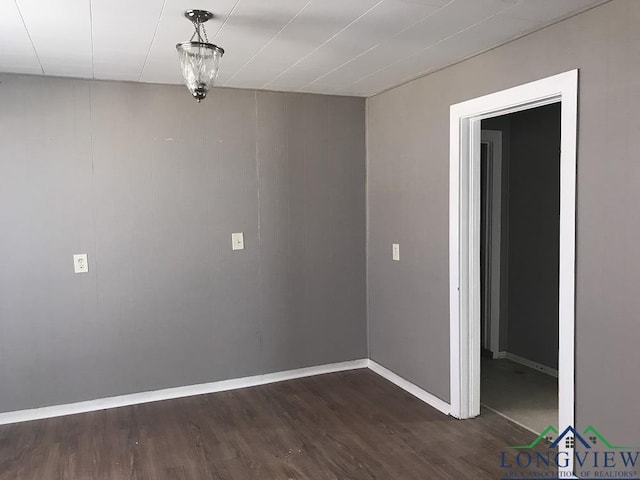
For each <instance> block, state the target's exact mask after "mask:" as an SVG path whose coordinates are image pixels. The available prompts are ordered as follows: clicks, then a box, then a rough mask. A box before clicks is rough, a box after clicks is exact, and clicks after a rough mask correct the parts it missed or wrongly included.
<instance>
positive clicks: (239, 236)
mask: <svg viewBox="0 0 640 480" xmlns="http://www.w3.org/2000/svg"><path fill="white" fill-rule="evenodd" d="M231 250H244V233H242V232H239V233H232V234H231Z"/></svg>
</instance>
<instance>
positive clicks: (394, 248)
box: [391, 243, 400, 262]
mask: <svg viewBox="0 0 640 480" xmlns="http://www.w3.org/2000/svg"><path fill="white" fill-rule="evenodd" d="M391 258H393V259H394V260H395V261H396V262H399V261H400V244H399V243H392V244H391Z"/></svg>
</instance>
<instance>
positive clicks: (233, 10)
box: [212, 0, 240, 42]
mask: <svg viewBox="0 0 640 480" xmlns="http://www.w3.org/2000/svg"><path fill="white" fill-rule="evenodd" d="M239 3H240V0H236V3H235V4H234V5H233V7H231V10H230V11H229V14H228V15H227V18H225V19H224V22H222V25H220V28H218V31H217V32H216V33H215V35H214V36H213V40H212V42H215V41H216V38H218V35H220V32H221V31H222V29H223V28H224V26H225V25H226V24H227V22H228V21H229V19H230V18H231V15H233V14H234V12H235V11H236V8H238V4H239Z"/></svg>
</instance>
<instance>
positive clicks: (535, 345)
mask: <svg viewBox="0 0 640 480" xmlns="http://www.w3.org/2000/svg"><path fill="white" fill-rule="evenodd" d="M505 127H506V128H505ZM482 128H483V129H485V128H490V129H494V130H501V131H502V133H503V139H504V142H503V143H505V144H506V145H507V146H508V152H507V155H503V157H502V164H503V167H505V166H506V167H507V168H505V171H506V173H507V175H506V176H505V177H504V180H503V189H502V190H503V191H504V192H506V195H505V199H504V200H503V206H504V205H506V204H508V209H505V212H506V215H504V217H505V219H506V220H507V221H506V222H505V223H504V224H503V228H504V233H506V241H505V242H503V243H502V244H501V250H502V252H501V253H503V254H506V256H507V258H506V266H507V269H506V276H505V278H504V280H506V282H505V283H504V284H503V288H502V289H501V300H504V302H505V304H506V307H507V308H506V310H505V311H503V312H501V313H502V316H501V322H500V323H501V327H503V328H501V334H502V336H503V338H501V339H500V340H501V342H504V343H503V345H504V350H506V351H508V352H510V353H514V354H516V355H519V356H521V357H524V358H526V359H529V360H532V361H534V362H537V363H540V364H542V365H546V366H548V367H551V368H555V369H557V368H558V276H559V271H558V265H559V264H558V261H559V239H560V104H559V103H556V104H553V105H546V106H544V107H539V108H534V109H531V110H525V111H523V112H517V113H512V114H510V115H504V116H501V117H496V118H491V119H488V120H483V121H482ZM501 232H502V231H501ZM503 257H504V255H503ZM501 280H502V279H501ZM503 297H506V298H503Z"/></svg>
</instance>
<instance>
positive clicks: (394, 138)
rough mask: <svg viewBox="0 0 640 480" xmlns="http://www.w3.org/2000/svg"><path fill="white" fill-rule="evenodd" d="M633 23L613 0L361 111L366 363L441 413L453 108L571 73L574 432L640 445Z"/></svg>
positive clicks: (639, 69)
mask: <svg viewBox="0 0 640 480" xmlns="http://www.w3.org/2000/svg"><path fill="white" fill-rule="evenodd" d="M639 23H640V2H637V1H633V0H629V1H625V0H616V1H613V2H611V3H607V4H605V5H603V6H600V7H598V8H595V9H593V10H590V11H588V12H585V13H583V14H580V15H578V16H575V17H573V18H571V19H568V20H566V21H564V22H561V23H557V24H555V25H553V26H550V27H548V28H546V29H544V30H541V31H539V32H536V33H534V34H531V35H529V36H527V37H524V38H522V39H520V40H517V41H514V42H512V43H510V44H507V45H505V46H502V47H500V48H497V49H494V50H492V51H490V52H487V53H485V54H483V55H479V56H477V57H474V58H472V59H469V60H467V61H464V62H461V63H459V64H457V65H454V66H452V67H449V68H446V69H444V70H441V71H439V72H436V73H434V74H431V75H428V76H426V77H423V78H421V79H418V80H416V81H413V82H411V83H408V84H406V85H404V86H401V87H398V88H395V89H393V90H390V91H388V92H385V93H383V94H381V95H378V96H376V97H373V98H371V99H370V100H368V126H369V132H368V139H369V145H368V150H369V158H368V175H367V177H368V199H369V200H368V217H369V226H368V230H369V231H368V283H369V322H370V353H371V356H372V358H373V360H375V361H377V362H380V363H381V364H383V365H385V366H387V367H388V368H390V369H392V370H394V371H395V372H396V373H398V374H400V375H402V376H404V377H406V378H407V379H408V380H410V381H412V382H415V383H417V384H418V385H420V386H421V387H423V388H425V389H426V390H428V391H429V392H431V393H433V394H435V395H437V396H439V397H440V398H442V399H444V400H449V290H448V278H449V268H448V259H449V252H448V215H449V205H448V195H449V192H448V182H449V106H450V105H451V104H454V103H458V102H461V101H464V100H468V99H470V98H474V97H477V96H480V95H484V94H488V93H491V92H495V91H498V90H502V89H505V88H509V87H512V86H515V85H519V84H522V83H525V82H529V81H532V80H536V79H539V78H543V77H546V76H549V75H553V74H556V73H560V72H563V71H567V70H571V69H574V68H579V69H580V100H579V134H578V135H579V139H578V185H577V188H578V191H577V210H578V211H577V279H576V309H577V310H576V416H577V425H578V427H580V428H584V427H585V426H586V425H588V424H593V425H594V426H596V428H599V430H600V431H601V432H606V433H603V434H604V435H605V436H607V437H608V438H615V439H616V442H618V444H623V445H624V444H626V445H636V444H637V442H638V440H639V439H640V407H639V406H638V401H637V397H638V394H640V381H639V380H638V373H637V372H638V367H639V366H640V349H638V339H639V338H640V322H639V321H638V312H639V311H640V296H639V295H638V294H637V292H636V290H637V287H638V285H640V253H639V251H638V238H640V216H639V215H638V214H637V210H638V205H639V204H640V188H638V185H640V162H638V158H639V157H640V130H639V128H638V122H637V117H638V113H637V112H638V109H640V30H638V28H637V26H638V24H639ZM392 242H399V243H400V244H401V245H400V251H401V261H400V262H392V261H391V243H392Z"/></svg>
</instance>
